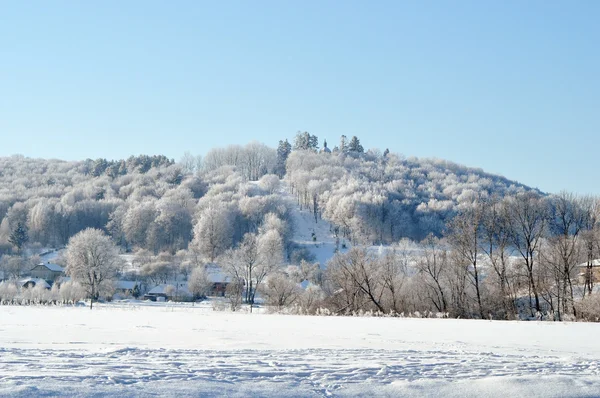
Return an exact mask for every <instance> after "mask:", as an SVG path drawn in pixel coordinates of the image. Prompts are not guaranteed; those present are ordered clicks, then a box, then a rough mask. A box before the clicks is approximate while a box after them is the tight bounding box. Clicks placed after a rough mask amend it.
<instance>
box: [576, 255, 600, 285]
mask: <svg viewBox="0 0 600 398" xmlns="http://www.w3.org/2000/svg"><path fill="white" fill-rule="evenodd" d="M577 269H578V270H579V273H578V277H579V282H580V283H585V281H586V274H587V272H589V271H588V264H587V263H582V264H579V265H578V266H577ZM591 272H592V275H591V276H592V281H593V283H600V259H596V260H593V261H592V264H591Z"/></svg>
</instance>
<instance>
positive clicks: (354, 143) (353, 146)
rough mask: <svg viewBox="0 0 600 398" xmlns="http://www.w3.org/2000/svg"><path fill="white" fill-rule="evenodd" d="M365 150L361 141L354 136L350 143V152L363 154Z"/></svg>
mask: <svg viewBox="0 0 600 398" xmlns="http://www.w3.org/2000/svg"><path fill="white" fill-rule="evenodd" d="M364 151H365V150H364V148H363V146H362V145H361V144H360V140H359V139H358V137H356V136H355V135H354V136H352V138H351V139H350V142H349V143H348V152H355V153H363V152H364Z"/></svg>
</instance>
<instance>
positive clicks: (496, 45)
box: [0, 0, 600, 194]
mask: <svg viewBox="0 0 600 398" xmlns="http://www.w3.org/2000/svg"><path fill="white" fill-rule="evenodd" d="M599 19H600V2H598V1H552V0H550V1H526V2H524V1H502V2H492V1H408V0H407V1H389V2H386V1H375V2H369V1H341V0H339V1H323V0H321V1H262V0H261V1H211V2H209V1H200V0H198V1H173V2H166V1H148V0H145V1H126V2H123V1H111V0H108V1H102V2H73V1H31V2H16V1H15V2H9V1H6V2H2V3H1V7H0V138H1V140H0V156H9V155H12V154H23V155H25V156H29V157H42V158H59V159H65V160H80V159H85V158H98V157H102V158H107V159H120V158H126V157H129V156H130V155H137V154H164V155H166V156H168V157H170V158H174V159H175V160H178V159H179V158H181V156H182V155H183V153H184V152H186V151H189V152H191V153H193V154H205V153H206V152H207V151H208V150H210V149H211V148H214V147H222V146H226V145H230V144H245V143H247V142H250V141H252V140H257V141H260V142H263V143H265V144H267V145H270V146H273V147H275V146H276V145H277V143H278V141H279V140H281V139H286V138H287V139H290V140H292V139H293V137H294V135H295V133H296V132H297V131H308V132H310V133H311V134H315V135H317V136H318V137H319V139H320V141H321V142H322V140H323V139H327V140H328V142H329V146H330V147H333V146H334V145H335V144H336V143H337V142H339V137H340V136H341V135H342V134H344V135H346V136H348V137H351V136H353V135H356V136H357V137H358V138H359V139H360V140H361V143H362V145H363V146H364V147H365V148H379V149H381V150H383V149H385V148H389V149H390V151H392V152H396V153H401V154H403V155H405V156H407V157H409V156H417V157H436V158H442V159H447V160H451V161H454V162H457V163H461V164H465V165H467V166H472V167H479V168H482V169H484V170H485V171H488V172H491V173H496V174H501V175H504V176H506V177H508V178H510V179H514V180H517V181H519V182H522V183H524V184H527V185H530V186H532V187H537V188H539V189H541V190H543V191H545V192H559V191H561V190H568V191H572V192H575V193H579V194H588V193H591V194H600V181H599V180H600V179H599V178H598V166H597V165H598V160H597V152H598V148H599V146H600V23H598V20H599Z"/></svg>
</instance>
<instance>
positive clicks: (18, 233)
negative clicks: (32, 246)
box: [8, 221, 29, 252]
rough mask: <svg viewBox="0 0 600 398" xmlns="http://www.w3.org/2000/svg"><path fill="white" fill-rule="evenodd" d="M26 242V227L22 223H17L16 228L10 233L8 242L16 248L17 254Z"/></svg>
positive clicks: (27, 238) (27, 237)
mask: <svg viewBox="0 0 600 398" xmlns="http://www.w3.org/2000/svg"><path fill="white" fill-rule="evenodd" d="M28 240H29V236H28V234H27V227H26V226H25V224H24V223H23V222H21V221H19V222H18V223H17V226H16V228H15V229H14V230H13V231H12V232H11V233H10V236H9V237H8V242H9V243H10V244H12V245H13V246H14V247H16V248H17V251H18V252H21V249H22V248H23V246H24V245H25V243H27V241H28Z"/></svg>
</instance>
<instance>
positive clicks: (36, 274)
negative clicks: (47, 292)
mask: <svg viewBox="0 0 600 398" xmlns="http://www.w3.org/2000/svg"><path fill="white" fill-rule="evenodd" d="M30 273H31V277H32V278H39V279H45V280H46V281H49V282H54V281H55V280H57V279H58V278H59V277H61V276H63V275H64V270H63V268H62V267H61V266H60V265H58V264H53V263H50V262H47V263H39V264H38V265H36V266H35V267H34V268H33V269H32V270H31V272H30Z"/></svg>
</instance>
